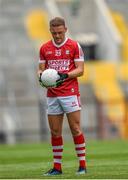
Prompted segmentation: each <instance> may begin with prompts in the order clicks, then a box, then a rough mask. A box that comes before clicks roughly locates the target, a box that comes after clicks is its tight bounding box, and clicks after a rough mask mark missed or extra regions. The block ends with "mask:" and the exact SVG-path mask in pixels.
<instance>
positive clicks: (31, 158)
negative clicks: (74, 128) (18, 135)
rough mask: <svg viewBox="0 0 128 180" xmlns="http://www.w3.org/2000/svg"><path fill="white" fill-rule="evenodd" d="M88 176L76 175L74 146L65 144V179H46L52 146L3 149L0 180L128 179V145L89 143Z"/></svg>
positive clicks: (0, 152) (0, 149) (21, 146)
mask: <svg viewBox="0 0 128 180" xmlns="http://www.w3.org/2000/svg"><path fill="white" fill-rule="evenodd" d="M87 165H88V172H87V174H85V175H80V176H78V175H76V174H75V172H76V170H77V168H78V163H77V158H76V154H75V150H74V145H73V143H65V145H64V153H63V175H60V176H52V177H46V176H43V173H45V172H46V171H47V170H49V168H51V167H52V152H51V146H50V145H49V144H47V143H42V144H20V145H14V146H8V145H0V178H1V179H7V178H11V179H28V178H29V179H46V178H47V179H126V178H128V141H119V140H118V141H114V140H113V141H89V142H88V143H87Z"/></svg>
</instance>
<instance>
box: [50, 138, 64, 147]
mask: <svg viewBox="0 0 128 180" xmlns="http://www.w3.org/2000/svg"><path fill="white" fill-rule="evenodd" d="M51 144H52V146H60V145H63V138H62V136H60V137H53V136H52V137H51Z"/></svg>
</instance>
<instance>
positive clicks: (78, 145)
mask: <svg viewBox="0 0 128 180" xmlns="http://www.w3.org/2000/svg"><path fill="white" fill-rule="evenodd" d="M67 118H68V122H69V127H70V129H71V132H72V136H73V140H74V144H75V150H76V153H77V156H78V159H79V170H78V173H79V174H83V173H85V172H86V159H85V138H84V135H83V133H82V131H81V127H80V110H78V111H75V112H71V113H67Z"/></svg>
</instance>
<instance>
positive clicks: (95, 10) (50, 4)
mask: <svg viewBox="0 0 128 180" xmlns="http://www.w3.org/2000/svg"><path fill="white" fill-rule="evenodd" d="M127 7H128V0H122V1H121V0H0V42H1V43H0V143H8V144H15V143H20V142H40V141H47V139H48V138H49V134H50V133H49V129H48V124H47V120H46V99H45V90H44V89H42V88H41V87H40V86H39V83H38V78H37V75H36V70H37V66H38V50H39V47H40V45H41V43H43V42H45V41H47V40H48V39H49V38H50V34H49V30H48V21H49V19H50V18H51V17H54V16H62V17H64V18H65V20H66V22H67V26H68V35H69V36H70V37H72V38H73V39H76V40H77V41H79V43H80V44H81V46H82V48H83V50H84V52H85V74H84V76H83V77H82V78H80V79H79V81H80V91H81V100H82V105H83V106H82V127H83V131H84V132H85V134H86V137H87V138H90V139H117V138H119V139H127V138H128V11H127ZM63 134H64V137H65V139H70V138H71V134H70V133H69V128H68V124H67V122H66V120H65V122H64V127H63Z"/></svg>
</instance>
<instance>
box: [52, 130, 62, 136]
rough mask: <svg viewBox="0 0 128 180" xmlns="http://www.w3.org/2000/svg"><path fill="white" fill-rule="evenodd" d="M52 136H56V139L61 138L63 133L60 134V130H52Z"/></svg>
mask: <svg viewBox="0 0 128 180" xmlns="http://www.w3.org/2000/svg"><path fill="white" fill-rule="evenodd" d="M51 134H52V136H54V137H59V136H61V132H60V130H59V129H52V130H51Z"/></svg>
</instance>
